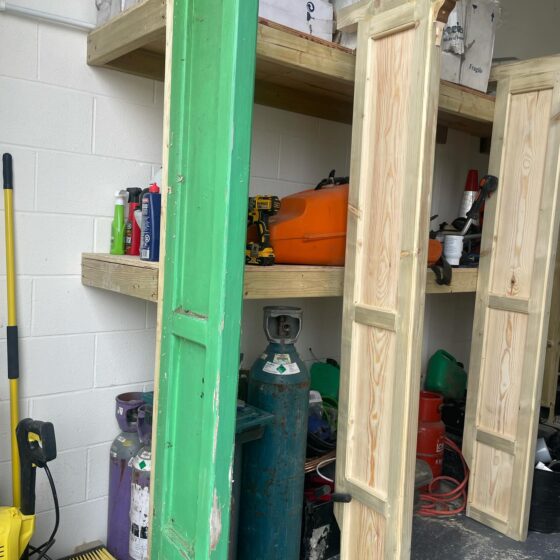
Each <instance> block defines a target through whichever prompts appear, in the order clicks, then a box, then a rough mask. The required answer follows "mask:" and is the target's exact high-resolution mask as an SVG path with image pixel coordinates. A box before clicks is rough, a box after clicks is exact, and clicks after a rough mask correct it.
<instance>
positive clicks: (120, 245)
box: [111, 191, 128, 255]
mask: <svg viewBox="0 0 560 560" xmlns="http://www.w3.org/2000/svg"><path fill="white" fill-rule="evenodd" d="M127 197H128V193H127V192H126V191H117V192H116V193H115V213H114V215H113V222H112V223H111V255H124V234H125V229H126V225H125V219H124V204H125V201H126V199H127Z"/></svg>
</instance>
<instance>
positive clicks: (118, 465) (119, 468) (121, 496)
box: [107, 393, 144, 560]
mask: <svg viewBox="0 0 560 560" xmlns="http://www.w3.org/2000/svg"><path fill="white" fill-rule="evenodd" d="M142 397H143V394H142V393H122V394H120V395H117V397H116V399H115V400H116V405H117V406H116V417H117V422H118V423H119V428H120V429H121V430H122V431H121V433H120V434H119V435H118V436H117V437H116V438H115V439H114V441H113V443H112V444H111V451H110V456H109V457H110V459H109V461H110V463H109V511H108V516H107V548H108V549H109V552H110V553H111V554H112V555H113V556H114V557H115V558H117V560H126V559H127V558H128V533H129V525H128V524H129V510H130V482H131V480H132V466H130V465H129V463H130V460H131V459H132V458H133V457H134V456H135V455H136V454H137V453H138V451H139V450H140V447H141V444H140V438H139V437H138V428H137V419H138V409H139V408H140V406H142V405H143V404H144V401H143V400H142Z"/></svg>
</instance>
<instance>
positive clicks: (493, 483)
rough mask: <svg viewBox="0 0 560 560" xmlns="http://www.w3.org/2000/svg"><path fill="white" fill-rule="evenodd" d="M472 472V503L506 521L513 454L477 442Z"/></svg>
mask: <svg viewBox="0 0 560 560" xmlns="http://www.w3.org/2000/svg"><path fill="white" fill-rule="evenodd" d="M472 473H473V481H472V482H471V484H470V486H471V488H472V489H473V492H472V493H471V499H472V505H473V506H475V507H476V508H477V509H480V510H482V511H484V512H486V513H488V514H489V515H491V516H493V517H497V518H498V519H499V520H502V521H506V520H507V515H508V511H509V506H510V499H511V485H512V476H513V455H510V454H509V453H505V452H504V451H499V450H497V449H493V448H492V447H488V446H487V445H484V444H482V443H479V444H478V445H477V448H476V459H475V464H474V465H473V466H472Z"/></svg>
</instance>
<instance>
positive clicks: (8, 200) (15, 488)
mask: <svg viewBox="0 0 560 560" xmlns="http://www.w3.org/2000/svg"><path fill="white" fill-rule="evenodd" d="M2 164H3V168H4V213H5V224H6V274H7V287H8V325H7V329H6V331H7V333H6V335H7V344H8V378H9V380H10V436H11V447H12V495H13V502H14V506H15V507H17V508H19V507H20V504H21V478H20V476H21V475H20V465H19V450H18V445H17V439H16V427H17V425H18V422H19V395H18V392H19V391H18V383H19V358H18V334H17V323H16V267H15V261H14V204H13V173H12V156H11V155H10V154H4V155H3V157H2Z"/></svg>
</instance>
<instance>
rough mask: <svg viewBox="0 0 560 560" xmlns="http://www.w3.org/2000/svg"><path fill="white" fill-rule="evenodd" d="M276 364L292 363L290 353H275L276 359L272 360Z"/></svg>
mask: <svg viewBox="0 0 560 560" xmlns="http://www.w3.org/2000/svg"><path fill="white" fill-rule="evenodd" d="M272 361H273V362H274V363H275V364H291V363H292V360H291V359H290V354H274V359H273V360H272Z"/></svg>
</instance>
